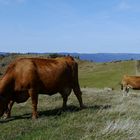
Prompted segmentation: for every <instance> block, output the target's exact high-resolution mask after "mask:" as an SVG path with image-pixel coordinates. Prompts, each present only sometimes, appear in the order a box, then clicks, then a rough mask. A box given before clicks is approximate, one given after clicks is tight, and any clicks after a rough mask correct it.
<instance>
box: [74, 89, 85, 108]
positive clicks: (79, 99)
mask: <svg viewBox="0 0 140 140" xmlns="http://www.w3.org/2000/svg"><path fill="white" fill-rule="evenodd" d="M73 91H74V94H75V95H76V97H77V99H78V101H79V105H80V108H86V106H85V105H84V104H83V100H82V92H81V90H80V89H79V88H73Z"/></svg>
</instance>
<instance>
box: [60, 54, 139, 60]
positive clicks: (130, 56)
mask: <svg viewBox="0 0 140 140" xmlns="http://www.w3.org/2000/svg"><path fill="white" fill-rule="evenodd" d="M62 54H70V55H72V56H79V57H80V59H82V60H89V61H94V62H111V61H119V60H132V59H133V60H140V54H128V53H97V54H81V53H62Z"/></svg>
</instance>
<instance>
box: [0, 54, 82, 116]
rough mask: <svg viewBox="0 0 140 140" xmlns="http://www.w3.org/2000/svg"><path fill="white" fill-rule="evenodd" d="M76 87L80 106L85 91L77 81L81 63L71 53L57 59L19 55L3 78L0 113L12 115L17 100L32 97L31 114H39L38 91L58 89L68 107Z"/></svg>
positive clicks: (0, 84) (45, 91) (49, 91)
mask: <svg viewBox="0 0 140 140" xmlns="http://www.w3.org/2000/svg"><path fill="white" fill-rule="evenodd" d="M72 89H73V91H74V93H75V95H76V97H77V99H78V101H79V104H80V107H81V108H82V107H84V105H83V102H82V97H81V95H82V92H81V90H80V87H79V82H78V65H77V63H76V62H75V60H74V59H73V58H72V57H70V56H69V57H62V58H55V59H51V58H50V59H41V58H20V59H17V60H15V61H14V62H13V63H11V64H10V65H9V67H8V68H7V71H6V73H5V75H4V76H3V77H2V79H1V81H0V116H2V115H3V114H4V112H6V117H10V112H11V108H12V105H13V103H14V102H17V103H22V102H25V101H26V100H27V99H28V98H29V97H31V100H32V107H33V112H32V118H37V117H38V114H37V103H38V94H47V95H53V94H55V93H57V92H59V93H60V94H61V95H62V98H63V108H65V107H66V103H67V99H68V96H69V95H70V93H71V90H72Z"/></svg>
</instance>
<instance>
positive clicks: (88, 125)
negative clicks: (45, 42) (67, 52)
mask: <svg viewBox="0 0 140 140" xmlns="http://www.w3.org/2000/svg"><path fill="white" fill-rule="evenodd" d="M16 57H17V56H15V57H7V58H4V59H2V60H1V61H0V69H1V71H0V72H1V74H3V73H4V71H5V68H6V67H7V64H9V62H11V61H12V60H13V59H15V58H16ZM78 63H79V81H80V85H81V87H82V92H83V100H84V103H85V104H86V105H87V108H86V109H83V110H80V109H79V104H78V101H77V99H76V97H75V96H74V94H73V93H72V94H71V96H70V97H69V100H68V108H67V110H66V111H62V110H61V106H62V98H61V96H60V95H59V94H56V95H54V96H43V95H40V96H39V105H38V111H39V116H40V117H39V119H37V120H32V119H31V100H30V99H29V100H28V101H27V102H26V103H23V104H15V105H14V107H13V110H12V118H10V119H7V120H3V119H1V120H0V125H1V127H0V140H139V138H140V121H139V118H140V111H139V108H140V94H139V93H138V92H134V91H131V93H130V95H129V96H128V97H124V98H123V97H122V93H121V91H120V89H119V82H120V80H121V77H122V75H123V74H130V75H134V74H135V62H134V61H124V62H112V63H91V62H86V61H80V62H78ZM106 87H109V88H114V89H115V90H112V91H108V90H106V89H105V88H106Z"/></svg>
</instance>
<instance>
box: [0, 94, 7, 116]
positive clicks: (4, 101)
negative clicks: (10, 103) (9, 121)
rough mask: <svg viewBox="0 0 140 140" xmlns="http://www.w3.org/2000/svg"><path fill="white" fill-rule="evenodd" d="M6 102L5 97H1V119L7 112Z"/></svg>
mask: <svg viewBox="0 0 140 140" xmlns="http://www.w3.org/2000/svg"><path fill="white" fill-rule="evenodd" d="M6 105H7V104H6V100H5V98H4V97H3V96H1V95H0V117H1V116H2V115H3V114H4V111H5V110H6V107H7V106H6Z"/></svg>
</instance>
